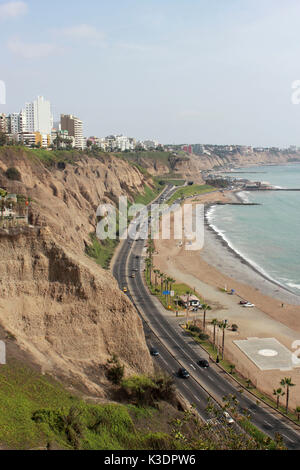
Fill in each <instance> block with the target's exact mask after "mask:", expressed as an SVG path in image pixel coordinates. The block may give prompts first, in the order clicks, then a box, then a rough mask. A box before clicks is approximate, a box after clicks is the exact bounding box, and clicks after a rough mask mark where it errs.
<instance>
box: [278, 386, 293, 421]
mask: <svg viewBox="0 0 300 470" xmlns="http://www.w3.org/2000/svg"><path fill="white" fill-rule="evenodd" d="M280 385H281V386H282V387H285V389H286V414H288V412H289V399H290V388H291V387H295V384H293V383H292V379H291V378H288V377H285V378H284V379H282V380H281V382H280Z"/></svg>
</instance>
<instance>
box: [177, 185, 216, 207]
mask: <svg viewBox="0 0 300 470" xmlns="http://www.w3.org/2000/svg"><path fill="white" fill-rule="evenodd" d="M214 190H215V188H213V187H212V186H209V185H208V184H202V185H200V184H195V185H193V186H185V187H184V188H180V189H178V190H177V191H176V192H175V193H174V194H173V196H172V197H171V198H170V200H169V201H168V204H173V202H175V201H176V200H177V199H181V200H183V199H186V198H188V197H192V196H199V195H200V194H205V193H209V192H211V191H214Z"/></svg>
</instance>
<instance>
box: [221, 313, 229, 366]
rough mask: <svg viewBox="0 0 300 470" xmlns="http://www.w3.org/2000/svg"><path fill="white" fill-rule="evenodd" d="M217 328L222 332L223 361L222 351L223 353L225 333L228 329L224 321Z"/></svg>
mask: <svg viewBox="0 0 300 470" xmlns="http://www.w3.org/2000/svg"><path fill="white" fill-rule="evenodd" d="M219 328H220V329H221V330H222V331H223V339H222V360H223V359H224V351H225V331H226V330H227V328H228V323H227V322H226V321H222V322H220V323H219Z"/></svg>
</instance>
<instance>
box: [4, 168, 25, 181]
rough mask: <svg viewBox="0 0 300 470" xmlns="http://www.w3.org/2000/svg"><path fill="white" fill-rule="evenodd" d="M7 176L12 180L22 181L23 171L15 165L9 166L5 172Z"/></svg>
mask: <svg viewBox="0 0 300 470" xmlns="http://www.w3.org/2000/svg"><path fill="white" fill-rule="evenodd" d="M5 176H6V178H8V179H9V180H12V181H21V180H22V177H21V173H20V172H19V170H17V168H15V167H11V168H8V169H7V170H6V172H5Z"/></svg>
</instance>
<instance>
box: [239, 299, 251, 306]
mask: <svg viewBox="0 0 300 470" xmlns="http://www.w3.org/2000/svg"><path fill="white" fill-rule="evenodd" d="M248 303H249V302H248V300H241V301H240V305H246V304H248Z"/></svg>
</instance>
